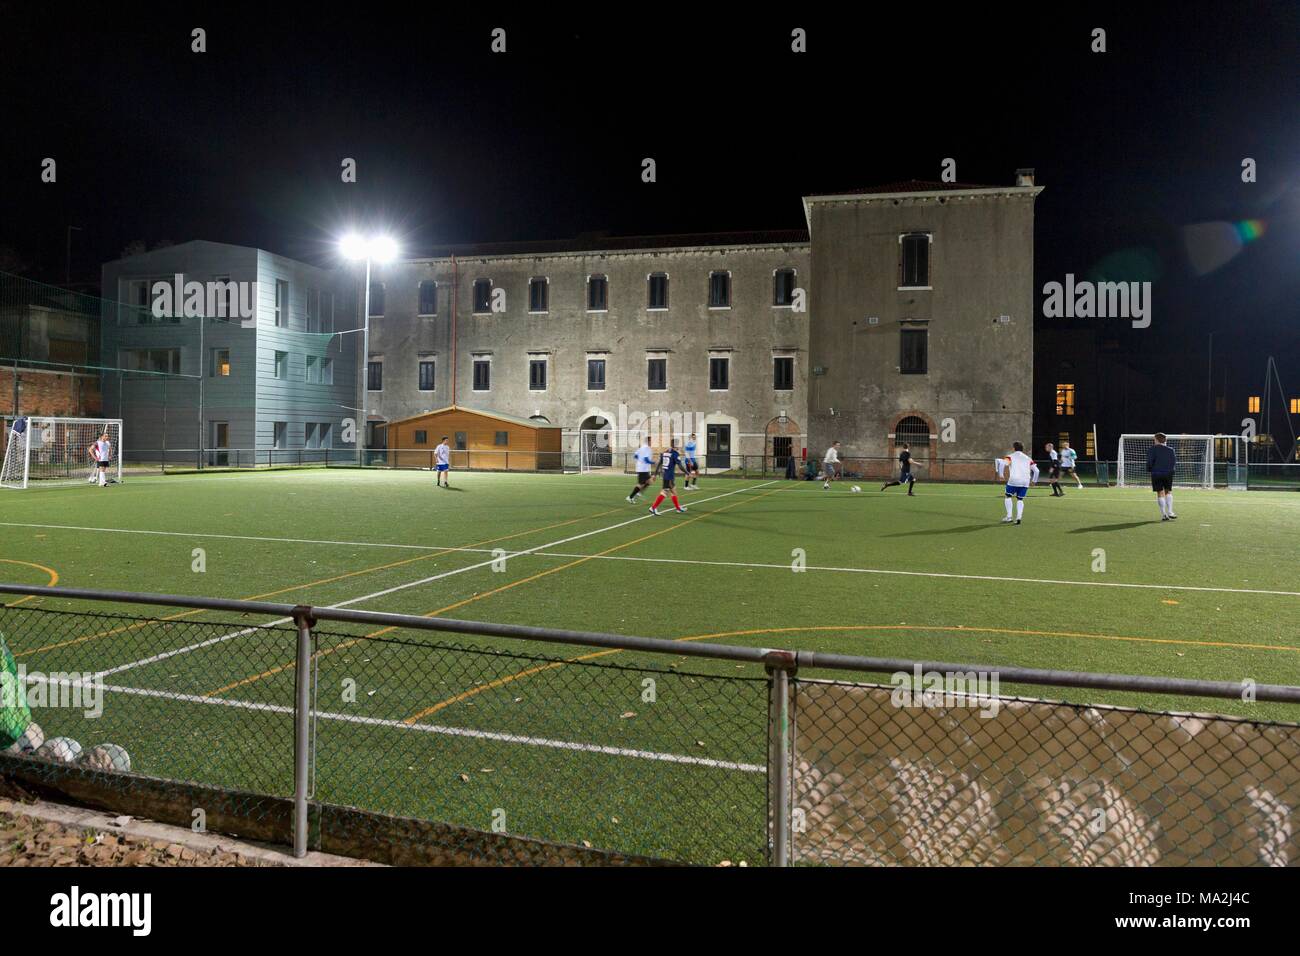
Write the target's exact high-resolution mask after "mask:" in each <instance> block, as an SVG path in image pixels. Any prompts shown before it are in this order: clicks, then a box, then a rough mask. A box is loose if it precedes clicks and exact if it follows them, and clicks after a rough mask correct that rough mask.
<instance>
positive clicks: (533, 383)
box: [528, 358, 546, 392]
mask: <svg viewBox="0 0 1300 956" xmlns="http://www.w3.org/2000/svg"><path fill="white" fill-rule="evenodd" d="M528 388H529V389H530V390H532V391H534V392H544V391H546V359H544V358H535V359H529V360H528Z"/></svg>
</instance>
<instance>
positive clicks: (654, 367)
mask: <svg viewBox="0 0 1300 956" xmlns="http://www.w3.org/2000/svg"><path fill="white" fill-rule="evenodd" d="M645 387H646V388H647V389H649V390H650V391H652V392H662V391H664V390H665V389H667V388H668V360H667V359H666V358H652V359H649V360H647V361H646V384H645Z"/></svg>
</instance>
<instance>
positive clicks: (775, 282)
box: [772, 269, 795, 306]
mask: <svg viewBox="0 0 1300 956" xmlns="http://www.w3.org/2000/svg"><path fill="white" fill-rule="evenodd" d="M794 279H795V271H794V270H793V269H777V270H776V272H775V273H773V275H772V304H773V305H777V306H792V305H794Z"/></svg>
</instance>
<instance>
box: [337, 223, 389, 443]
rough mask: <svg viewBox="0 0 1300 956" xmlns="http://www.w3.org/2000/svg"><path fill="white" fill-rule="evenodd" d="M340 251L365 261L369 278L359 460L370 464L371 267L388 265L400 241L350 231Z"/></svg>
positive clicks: (363, 329)
mask: <svg viewBox="0 0 1300 956" xmlns="http://www.w3.org/2000/svg"><path fill="white" fill-rule="evenodd" d="M339 251H340V252H341V253H342V254H343V257H344V258H345V259H351V260H352V261H354V262H355V261H358V260H362V259H364V260H365V263H366V279H365V291H364V294H363V298H362V311H361V396H360V397H361V401H360V411H361V441H360V442H359V443H358V447H359V451H360V455H359V458H358V461H359V463H360V464H361V465H362V466H363V467H364V465H365V463H366V429H367V427H368V425H369V422H367V421H366V415H367V411H366V393H367V392H368V391H369V390H370V267H371V264H372V263H375V262H378V263H379V264H381V265H382V264H384V263H385V262H390V261H392V260H393V259H394V258H396V256H397V243H396V242H394V241H393V240H392V239H391V238H390V237H388V236H371V237H370V238H365V237H363V236H360V235H358V234H357V233H355V232H351V233H348V234H347V235H346V236H344V237H343V238H342V239H341V240H339Z"/></svg>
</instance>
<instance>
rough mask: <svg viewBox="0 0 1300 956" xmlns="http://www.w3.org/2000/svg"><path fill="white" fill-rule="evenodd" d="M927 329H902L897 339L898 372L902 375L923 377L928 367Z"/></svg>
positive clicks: (928, 343) (928, 345) (928, 333)
mask: <svg viewBox="0 0 1300 956" xmlns="http://www.w3.org/2000/svg"><path fill="white" fill-rule="evenodd" d="M929 337H930V332H929V330H928V329H903V330H902V331H901V332H900V333H899V337H898V345H899V350H898V370H899V371H900V372H902V373H903V374H904V375H924V374H926V372H927V371H928V370H929V367H930V341H929Z"/></svg>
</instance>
